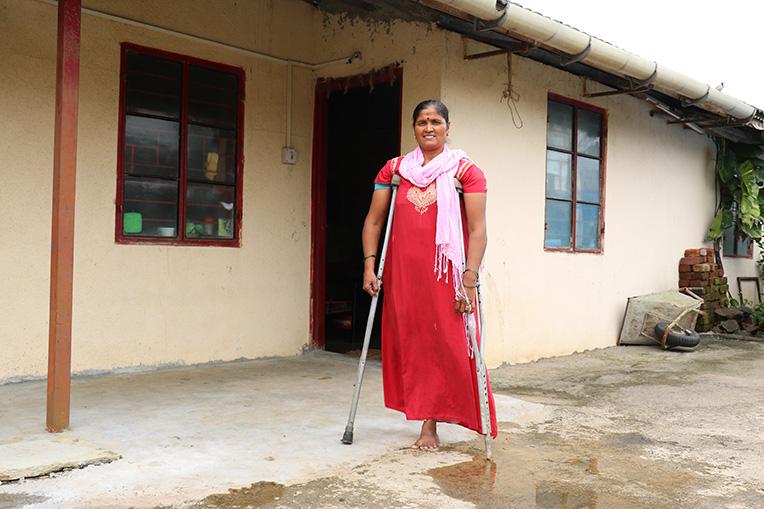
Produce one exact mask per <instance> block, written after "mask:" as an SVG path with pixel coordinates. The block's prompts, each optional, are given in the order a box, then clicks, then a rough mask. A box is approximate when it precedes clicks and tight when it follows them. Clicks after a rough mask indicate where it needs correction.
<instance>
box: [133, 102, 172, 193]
mask: <svg viewBox="0 0 764 509" xmlns="http://www.w3.org/2000/svg"><path fill="white" fill-rule="evenodd" d="M179 143H180V132H179V128H178V123H177V122H173V121H169V120H159V119H156V118H147V117H136V116H133V115H127V117H125V154H124V157H125V173H126V174H128V175H146V176H154V177H165V178H177V177H178V152H179V148H178V147H179Z"/></svg>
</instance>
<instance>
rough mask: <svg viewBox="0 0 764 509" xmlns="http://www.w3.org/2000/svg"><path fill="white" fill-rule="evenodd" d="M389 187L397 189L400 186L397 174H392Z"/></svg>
mask: <svg viewBox="0 0 764 509" xmlns="http://www.w3.org/2000/svg"><path fill="white" fill-rule="evenodd" d="M390 185H391V186H393V187H398V186H399V185H401V176H400V175H398V174H397V173H393V178H392V179H390Z"/></svg>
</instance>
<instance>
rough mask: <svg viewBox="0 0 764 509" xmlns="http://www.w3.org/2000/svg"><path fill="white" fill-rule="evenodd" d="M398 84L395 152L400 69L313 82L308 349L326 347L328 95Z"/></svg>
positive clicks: (399, 133)
mask: <svg viewBox="0 0 764 509" xmlns="http://www.w3.org/2000/svg"><path fill="white" fill-rule="evenodd" d="M396 81H397V82H398V83H399V96H398V107H399V110H400V111H399V112H398V118H399V122H397V125H396V129H397V131H398V136H397V139H398V152H400V143H401V123H402V121H403V119H402V117H401V115H402V111H403V68H402V67H400V66H399V65H390V66H388V67H385V68H383V69H379V70H377V71H372V72H370V73H367V74H359V75H356V76H349V77H345V78H320V79H319V80H318V81H317V82H316V92H315V99H314V112H313V164H312V168H311V179H310V182H311V185H310V239H311V242H310V281H311V284H310V346H311V348H314V349H321V350H323V349H324V347H325V346H326V315H325V313H324V311H325V308H326V205H327V203H326V200H327V197H326V194H327V193H326V181H327V173H328V152H329V147H328V142H329V136H328V134H329V132H328V131H329V129H328V128H329V96H330V95H331V93H332V92H336V91H339V90H350V89H363V88H369V87H370V86H377V85H384V84H388V83H395V82H396Z"/></svg>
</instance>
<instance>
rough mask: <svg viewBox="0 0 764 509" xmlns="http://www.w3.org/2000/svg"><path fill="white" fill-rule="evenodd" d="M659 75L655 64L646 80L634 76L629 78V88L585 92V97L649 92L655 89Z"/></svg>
mask: <svg viewBox="0 0 764 509" xmlns="http://www.w3.org/2000/svg"><path fill="white" fill-rule="evenodd" d="M656 76H658V66H657V65H656V66H655V70H654V71H653V73H652V74H651V75H650V76H649V77H648V78H647V79H644V80H637V79H634V78H627V80H628V82H629V87H628V88H621V89H617V90H608V91H607V92H591V93H584V97H605V96H609V95H621V94H642V93H645V92H649V91H650V90H652V89H653V82H654V81H655V77H656Z"/></svg>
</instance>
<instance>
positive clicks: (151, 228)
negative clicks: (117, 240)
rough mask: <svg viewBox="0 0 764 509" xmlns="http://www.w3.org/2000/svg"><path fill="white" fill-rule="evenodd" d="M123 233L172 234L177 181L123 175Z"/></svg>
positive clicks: (174, 223)
mask: <svg viewBox="0 0 764 509" xmlns="http://www.w3.org/2000/svg"><path fill="white" fill-rule="evenodd" d="M124 200H125V202H124V216H123V218H122V223H123V224H122V231H123V232H124V234H125V235H136V236H142V237H147V236H148V237H176V236H177V214H178V182H177V181H171V180H160V179H152V178H140V177H125V198H124Z"/></svg>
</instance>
